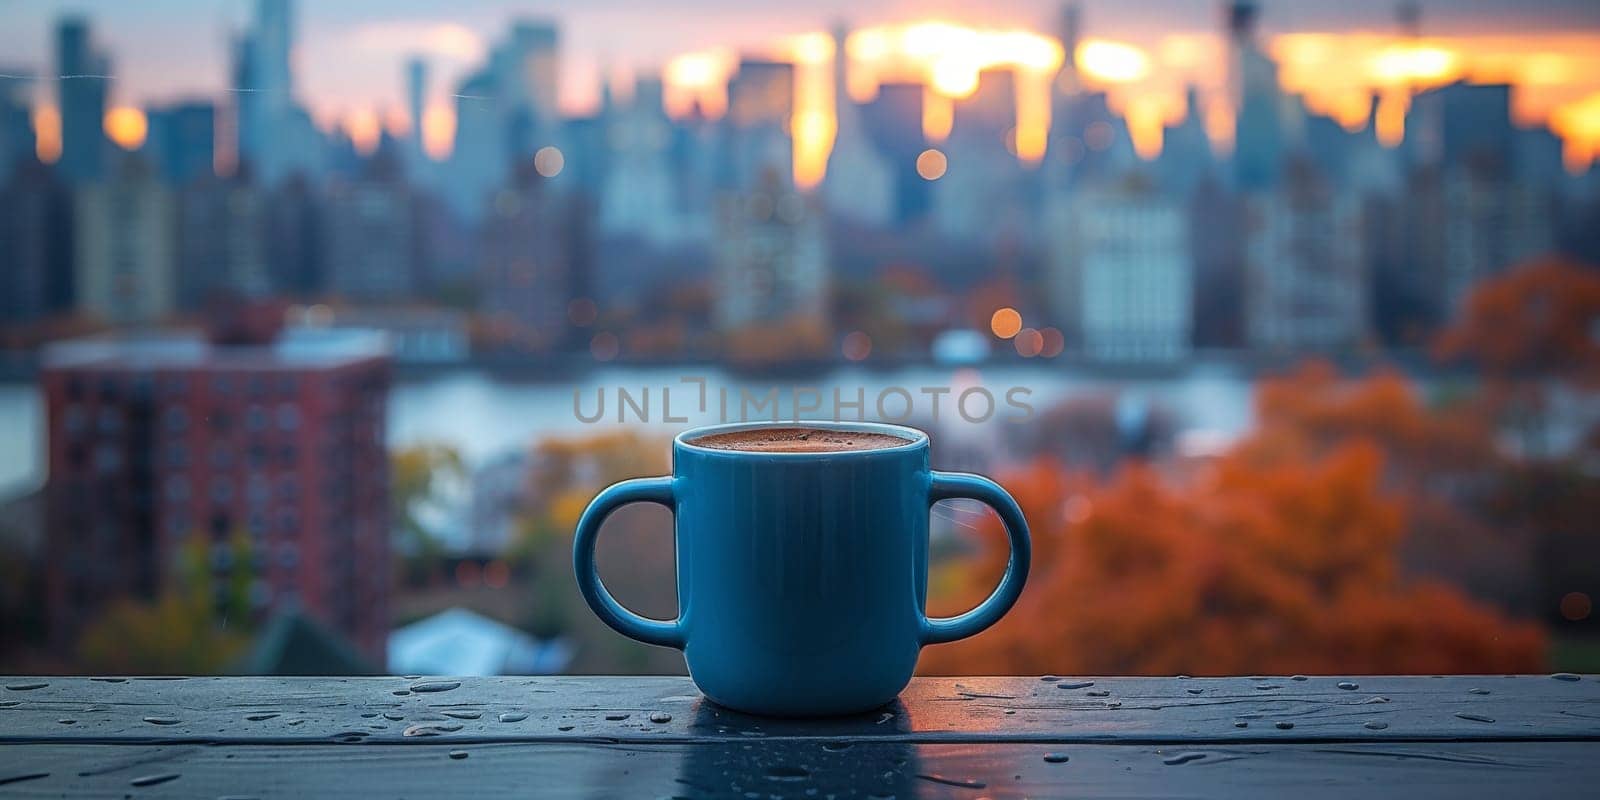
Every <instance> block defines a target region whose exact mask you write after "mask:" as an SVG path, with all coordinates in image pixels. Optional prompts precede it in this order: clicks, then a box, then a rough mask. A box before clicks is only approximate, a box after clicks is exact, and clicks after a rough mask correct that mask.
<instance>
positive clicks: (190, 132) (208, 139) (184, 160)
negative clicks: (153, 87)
mask: <svg viewBox="0 0 1600 800" xmlns="http://www.w3.org/2000/svg"><path fill="white" fill-rule="evenodd" d="M145 118H146V119H147V120H148V128H147V133H146V135H145V144H144V150H145V153H147V154H148V156H149V158H150V159H151V161H153V162H154V163H155V166H156V170H157V171H158V172H159V173H160V174H161V179H162V180H164V181H166V182H167V183H169V184H172V185H174V186H182V185H184V184H186V183H189V182H191V181H194V180H197V179H199V178H202V177H208V176H211V175H214V174H216V169H215V166H214V164H215V161H216V152H217V151H216V119H217V109H216V106H214V105H212V104H211V103H208V102H198V101H197V102H188V103H179V104H176V105H172V106H167V107H165V108H153V109H150V110H149V111H148V112H146V113H145Z"/></svg>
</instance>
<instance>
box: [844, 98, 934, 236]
mask: <svg viewBox="0 0 1600 800" xmlns="http://www.w3.org/2000/svg"><path fill="white" fill-rule="evenodd" d="M926 91H927V89H926V88H925V87H924V86H923V85H922V84H920V83H902V82H889V83H881V84H879V85H878V96H877V97H876V98H874V99H873V100H872V101H871V102H869V103H867V104H866V105H864V106H862V107H861V112H862V113H861V117H862V122H863V123H865V128H866V129H867V131H868V132H869V134H870V135H871V138H872V140H873V143H874V145H875V146H876V147H877V148H878V151H879V152H880V153H882V154H884V157H885V159H886V161H887V163H888V164H889V167H890V171H891V173H892V174H893V176H894V197H895V211H894V221H895V222H896V223H897V224H898V223H904V222H907V221H909V220H911V219H914V218H917V217H920V216H922V215H923V214H925V213H927V210H928V206H929V204H930V197H931V192H930V191H929V189H930V186H931V185H930V184H929V183H928V182H927V181H926V180H924V179H923V178H922V176H921V175H918V174H917V154H919V153H921V152H922V150H923V149H924V148H926V147H927V140H926V139H925V138H924V136H923V130H922V104H923V100H924V99H925V98H924V97H923V95H924V94H925V93H926Z"/></svg>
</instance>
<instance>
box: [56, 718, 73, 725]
mask: <svg viewBox="0 0 1600 800" xmlns="http://www.w3.org/2000/svg"><path fill="white" fill-rule="evenodd" d="M56 722H59V723H61V724H62V725H76V724H78V721H77V720H75V719H58V720H56Z"/></svg>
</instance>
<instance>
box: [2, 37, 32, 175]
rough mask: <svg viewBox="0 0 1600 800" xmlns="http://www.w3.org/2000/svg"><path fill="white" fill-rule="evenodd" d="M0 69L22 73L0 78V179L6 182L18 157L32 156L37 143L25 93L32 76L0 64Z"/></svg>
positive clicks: (5, 71)
mask: <svg viewBox="0 0 1600 800" xmlns="http://www.w3.org/2000/svg"><path fill="white" fill-rule="evenodd" d="M0 73H4V74H7V75H18V76H21V77H20V78H18V79H15V80H12V79H3V78H0V183H5V180H6V178H7V176H9V175H10V174H11V171H12V170H13V169H16V168H18V167H19V166H20V165H19V164H18V162H20V161H32V160H34V159H35V155H34V154H35V149H36V147H37V143H36V142H35V140H34V136H33V121H32V119H30V113H29V112H30V109H29V107H28V106H29V103H28V94H27V91H26V88H25V87H28V86H30V85H31V83H32V81H31V80H29V78H30V77H31V76H29V75H28V73H27V72H26V71H25V70H21V69H16V68H10V67H6V66H5V65H4V64H0Z"/></svg>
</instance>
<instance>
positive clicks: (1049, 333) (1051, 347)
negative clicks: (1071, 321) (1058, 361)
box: [1039, 328, 1067, 358]
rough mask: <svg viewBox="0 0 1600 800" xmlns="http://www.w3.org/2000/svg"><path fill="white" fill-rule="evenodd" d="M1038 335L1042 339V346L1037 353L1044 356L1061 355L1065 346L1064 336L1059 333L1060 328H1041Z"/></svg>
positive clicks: (1053, 356)
mask: <svg viewBox="0 0 1600 800" xmlns="http://www.w3.org/2000/svg"><path fill="white" fill-rule="evenodd" d="M1039 336H1040V337H1041V338H1042V339H1043V340H1044V347H1043V348H1041V349H1040V350H1039V355H1040V356H1042V357H1044V358H1055V357H1056V356H1059V355H1061V351H1062V350H1063V349H1065V348H1066V346H1067V341H1066V337H1065V336H1062V335H1061V329H1060V328H1041V329H1040V330H1039Z"/></svg>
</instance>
